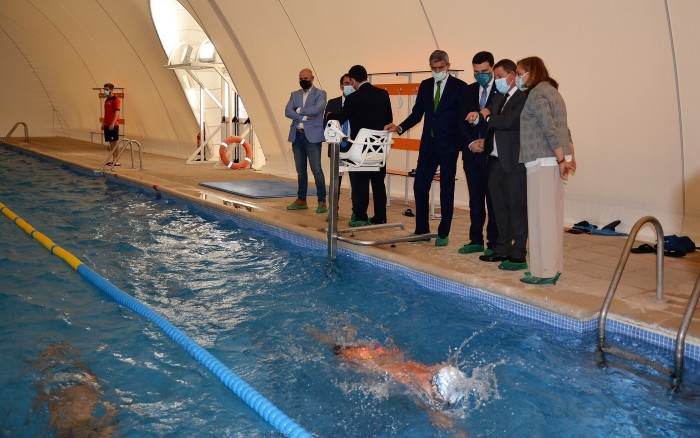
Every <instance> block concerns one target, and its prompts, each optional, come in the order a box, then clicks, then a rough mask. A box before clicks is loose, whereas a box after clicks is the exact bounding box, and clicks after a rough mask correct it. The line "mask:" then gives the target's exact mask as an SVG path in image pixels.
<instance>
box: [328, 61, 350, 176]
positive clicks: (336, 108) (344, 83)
mask: <svg viewBox="0 0 700 438" xmlns="http://www.w3.org/2000/svg"><path fill="white" fill-rule="evenodd" d="M340 91H341V92H342V93H343V94H341V95H340V96H338V97H334V98H333V99H331V100H329V101H328V104H326V112H325V113H324V115H323V126H326V124H327V123H328V120H329V119H328V115H329V114H331V113H337V112H340V110H341V109H342V108H343V106H344V105H345V98H346V97H347V96H348V95H349V94H351V93H353V92H355V89H354V88H352V85H350V76H349V75H348V74H347V73H345V74H344V75H343V76H341V77H340ZM349 128H350V122H349V121H346V122H345V123H344V124H343V126H342V129H343V134H346V135H347V134H349V133H350V131H349ZM348 147H349V146H348V142H347V141H346V140H343V141H342V142H340V150H341V151H342V152H344V151H347V150H348ZM330 156H331V149H330V148H328V157H330ZM342 181H343V175H340V176H338V186H340V183H341V182H342Z"/></svg>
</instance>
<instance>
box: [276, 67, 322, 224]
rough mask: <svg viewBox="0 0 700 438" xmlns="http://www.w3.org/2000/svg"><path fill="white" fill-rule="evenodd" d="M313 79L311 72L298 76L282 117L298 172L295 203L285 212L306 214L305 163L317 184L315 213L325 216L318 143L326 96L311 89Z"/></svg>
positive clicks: (306, 71)
mask: <svg viewBox="0 0 700 438" xmlns="http://www.w3.org/2000/svg"><path fill="white" fill-rule="evenodd" d="M313 82H314V76H313V73H312V72H311V70H310V69H308V68H305V69H303V70H302V71H300V72H299V85H300V86H301V89H300V90H297V91H293V92H292V94H291V96H289V102H287V106H286V108H285V109H284V115H285V116H287V117H288V118H290V119H292V123H291V125H290V127H289V141H290V142H292V152H293V153H294V164H295V165H296V169H297V183H298V187H297V199H296V200H295V201H294V202H292V203H291V204H290V205H289V206H287V210H305V209H307V208H308V206H307V204H306V190H307V187H308V184H309V177H308V174H307V172H306V168H307V161H308V164H309V166H311V172H312V173H313V175H314V180H315V181H316V193H317V195H318V207H316V213H327V212H328V207H327V206H326V179H325V177H324V176H323V169H322V168H321V143H322V142H323V140H324V136H323V111H324V109H325V108H326V92H325V91H323V90H319V89H318V88H316V87H314V85H313Z"/></svg>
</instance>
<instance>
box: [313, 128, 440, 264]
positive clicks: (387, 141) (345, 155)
mask: <svg viewBox="0 0 700 438" xmlns="http://www.w3.org/2000/svg"><path fill="white" fill-rule="evenodd" d="M324 135H325V138H326V142H328V146H329V148H330V152H331V178H330V180H331V184H330V193H331V196H330V202H329V206H330V210H329V215H328V229H327V231H328V258H329V259H330V260H335V258H336V251H337V246H338V240H340V241H342V242H347V243H350V244H353V245H360V246H376V245H389V244H395V243H399V242H418V241H425V240H430V239H431V238H432V237H435V236H436V235H435V234H423V235H420V236H403V237H395V238H390V239H381V240H357V239H353V237H354V236H355V233H358V232H363V231H375V230H381V229H386V228H401V229H402V230H404V229H405V224H404V222H403V221H402V222H400V223H393V224H379V225H365V226H362V227H352V228H343V229H338V199H339V195H340V187H339V184H338V180H339V176H340V174H341V173H342V172H379V171H380V170H381V168H382V167H384V166H385V165H386V158H387V156H388V155H389V151H390V149H391V144H392V143H393V142H394V141H393V140H392V139H391V136H392V133H391V132H388V131H375V130H372V129H367V128H362V129H360V131H359V132H358V133H357V136H356V137H355V139H354V140H351V139H350V138H348V137H347V135H346V134H344V133H343V131H342V129H341V128H340V123H339V122H338V121H337V120H329V121H328V123H327V124H326V129H325V131H324ZM342 140H347V142H348V143H350V144H351V146H350V149H348V150H347V151H345V152H340V142H341V141H342ZM387 195H389V194H387ZM343 234H349V235H350V236H349V237H345V236H343Z"/></svg>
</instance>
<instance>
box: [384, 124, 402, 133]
mask: <svg viewBox="0 0 700 438" xmlns="http://www.w3.org/2000/svg"><path fill="white" fill-rule="evenodd" d="M383 130H384V131H389V132H399V127H398V126H396V125H394V124H393V123H389V124H388V125H386V126H385V127H384V129H383Z"/></svg>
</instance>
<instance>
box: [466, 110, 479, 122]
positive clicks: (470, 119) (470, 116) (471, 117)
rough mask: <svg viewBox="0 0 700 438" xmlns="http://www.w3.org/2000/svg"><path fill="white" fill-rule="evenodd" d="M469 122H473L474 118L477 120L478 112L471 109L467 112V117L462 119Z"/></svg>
mask: <svg viewBox="0 0 700 438" xmlns="http://www.w3.org/2000/svg"><path fill="white" fill-rule="evenodd" d="M464 120H466V121H467V122H469V123H474V121H475V120H479V113H477V112H476V111H472V112H470V113H469V114H467V118H466V119H464Z"/></svg>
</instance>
